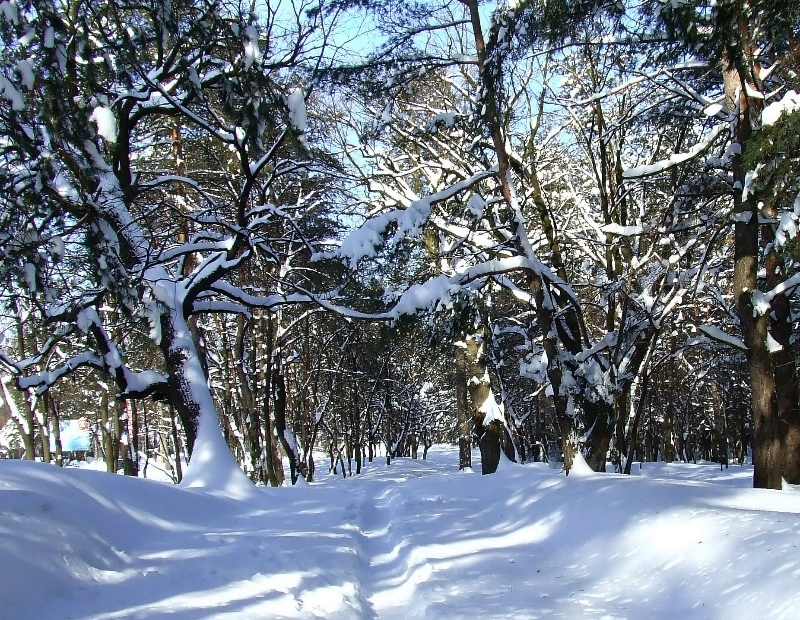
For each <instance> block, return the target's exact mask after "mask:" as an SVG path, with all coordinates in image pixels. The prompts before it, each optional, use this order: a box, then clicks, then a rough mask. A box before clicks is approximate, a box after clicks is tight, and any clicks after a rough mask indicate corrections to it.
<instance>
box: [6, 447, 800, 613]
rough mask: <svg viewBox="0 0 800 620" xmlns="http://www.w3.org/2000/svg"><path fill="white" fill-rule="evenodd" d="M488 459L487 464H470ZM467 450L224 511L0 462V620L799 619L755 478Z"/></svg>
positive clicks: (87, 474) (795, 563) (150, 490)
mask: <svg viewBox="0 0 800 620" xmlns="http://www.w3.org/2000/svg"><path fill="white" fill-rule="evenodd" d="M476 456H477V454H476ZM457 462H458V454H457V450H455V449H452V448H449V447H434V448H433V449H432V450H431V453H430V456H429V460H427V461H421V460H419V461H413V460H407V459H398V460H396V461H395V462H393V463H392V465H391V466H388V467H387V466H385V465H384V464H383V463H377V462H376V463H373V464H369V465H367V466H366V468H365V473H364V474H363V475H361V476H356V477H353V478H348V479H346V480H344V479H342V478H341V477H340V476H338V477H337V476H322V477H321V481H320V482H318V483H314V484H311V485H303V486H298V487H294V488H280V489H259V490H258V492H257V493H255V494H253V495H252V496H247V497H244V498H241V499H238V500H236V499H231V498H226V497H220V496H218V495H213V494H210V493H208V492H206V491H204V490H202V489H187V488H182V487H175V486H172V485H167V484H164V483H158V482H153V481H147V480H136V479H130V478H125V477H123V476H112V475H108V474H104V473H98V472H93V471H86V470H78V469H66V470H61V469H57V468H55V467H50V466H46V465H42V464H36V463H24V462H19V461H0V566H2V576H1V577H0V617H2V618H9V619H11V618H14V619H19V620H26V619H31V620H33V619H34V618H35V619H36V620H41V619H42V618H71V619H76V620H77V619H81V620H111V619H112V618H114V619H117V618H120V619H144V618H170V619H173V620H195V619H222V618H225V619H233V618H236V619H245V618H247V619H252V618H326V619H327V618H331V619H342V620H344V619H348V620H349V619H366V620H369V619H373V618H397V619H404V620H405V619H412V618H420V619H422V618H437V619H438V618H530V619H533V618H675V617H680V618H723V617H724V618H726V619H728V618H753V617H757V618H765V617H769V618H796V617H798V613H800V549H798V546H800V493H798V490H797V489H796V488H789V489H787V490H786V491H782V492H778V491H760V490H753V489H750V488H749V485H750V476H751V474H752V470H751V469H750V468H748V467H743V468H742V467H738V466H732V467H731V468H730V469H728V470H725V471H720V470H719V467H718V466H715V465H711V464H702V465H679V464H675V465H663V464H650V465H647V464H645V467H644V469H639V468H638V466H636V467H634V474H635V475H633V476H630V477H625V476H618V475H614V474H606V475H595V474H588V475H584V476H581V477H573V476H570V477H568V478H567V477H564V476H563V474H561V473H559V472H557V471H554V470H551V469H549V468H548V467H547V466H546V465H541V464H534V465H526V466H519V465H513V464H510V463H503V464H502V466H501V468H500V471H499V472H498V474H496V475H494V476H480V475H479V474H466V473H460V472H458V471H457V470H456V467H457Z"/></svg>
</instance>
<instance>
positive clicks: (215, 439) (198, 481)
mask: <svg viewBox="0 0 800 620" xmlns="http://www.w3.org/2000/svg"><path fill="white" fill-rule="evenodd" d="M210 412H213V410H208V409H205V410H204V413H203V414H202V415H201V416H200V424H199V428H198V429H197V439H196V441H195V444H194V446H195V448H194V453H193V454H192V458H191V460H190V461H189V467H188V468H187V469H186V473H185V474H184V476H183V480H182V481H181V486H182V487H185V488H187V489H203V490H205V491H206V492H207V493H209V494H211V495H217V496H220V497H228V498H233V499H246V498H249V497H253V496H254V495H255V494H256V487H255V486H254V485H253V484H252V483H251V482H250V480H249V479H248V478H247V477H246V476H245V475H244V473H243V472H242V470H241V469H239V465H238V463H237V462H236V461H235V460H234V458H233V456H232V455H231V452H230V450H229V449H228V444H226V443H225V439H224V438H223V437H222V433H221V432H220V429H219V424H218V423H217V421H216V420H215V419H213V418H210V415H209V413H210Z"/></svg>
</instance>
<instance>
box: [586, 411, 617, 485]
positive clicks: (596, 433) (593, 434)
mask: <svg viewBox="0 0 800 620" xmlns="http://www.w3.org/2000/svg"><path fill="white" fill-rule="evenodd" d="M583 412H584V415H585V416H586V426H587V427H589V428H590V429H591V431H590V433H589V438H588V441H587V446H586V447H587V452H586V463H587V464H588V465H589V467H591V468H592V469H593V470H594V471H597V472H604V471H605V470H606V454H607V453H608V447H609V445H610V444H611V435H612V434H613V433H614V424H613V418H614V407H613V406H612V405H611V404H609V403H606V402H604V401H601V402H597V403H595V402H590V401H584V403H583Z"/></svg>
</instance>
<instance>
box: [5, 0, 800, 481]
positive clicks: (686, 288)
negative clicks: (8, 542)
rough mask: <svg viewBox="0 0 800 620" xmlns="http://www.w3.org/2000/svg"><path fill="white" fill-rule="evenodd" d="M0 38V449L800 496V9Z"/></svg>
mask: <svg viewBox="0 0 800 620" xmlns="http://www.w3.org/2000/svg"><path fill="white" fill-rule="evenodd" d="M0 36H2V42H1V43H0V333H1V335H0V380H1V383H2V391H0V400H1V401H2V404H0V426H2V431H0V454H1V455H2V456H5V457H13V458H23V459H40V460H43V461H45V462H55V463H57V464H62V463H67V462H68V461H69V460H70V459H72V458H76V454H75V453H74V452H71V451H69V450H66V449H65V447H64V444H63V443H62V441H61V436H60V434H61V429H63V428H64V423H66V422H68V421H77V422H79V423H80V424H81V425H83V428H85V429H87V432H89V433H91V435H92V444H93V446H94V448H93V452H94V453H95V456H97V457H98V458H102V459H104V460H105V462H106V465H107V467H108V470H109V471H112V472H115V471H117V470H124V473H125V474H128V475H132V476H136V475H144V474H145V473H146V472H143V471H140V470H143V469H146V468H147V467H160V468H163V469H164V470H165V471H166V472H167V473H168V475H169V476H170V477H171V479H173V480H175V481H176V482H179V481H181V479H182V478H183V477H184V475H194V476H197V475H198V474H197V471H202V469H201V468H202V467H203V463H204V462H207V461H204V458H203V454H204V452H203V451H204V450H209V449H210V448H208V446H211V445H216V444H215V442H216V443H218V442H220V441H222V440H223V439H224V441H225V444H226V445H227V448H228V450H229V451H230V453H231V455H232V456H233V460H234V461H235V463H236V464H237V465H238V467H239V468H240V469H242V470H243V471H244V472H245V473H246V474H247V476H249V477H250V479H251V480H252V481H253V482H255V483H257V484H260V485H271V486H279V485H282V484H289V483H291V484H295V483H296V482H298V480H299V479H300V478H303V479H305V480H307V481H311V480H313V479H314V477H315V475H318V474H319V472H329V471H335V472H336V473H337V474H338V475H344V476H351V475H357V474H359V473H360V472H361V470H362V466H363V464H364V463H365V462H371V461H373V460H378V459H380V460H385V461H386V462H387V463H388V462H389V461H391V460H392V459H394V458H396V457H412V458H418V459H420V460H421V459H425V458H426V457H427V455H428V450H429V449H430V448H431V446H433V445H434V444H440V443H449V444H452V445H458V446H459V448H460V452H459V454H460V459H459V467H460V468H461V469H466V468H470V467H471V466H472V462H471V448H472V446H473V445H474V446H477V447H478V448H479V449H480V455H481V469H482V472H483V473H484V474H489V473H493V472H494V471H495V470H496V469H497V468H498V465H499V464H500V463H501V460H503V459H510V460H512V461H516V462H521V463H525V462H532V461H546V462H549V463H550V464H551V466H553V465H555V464H560V465H559V466H560V467H561V468H562V469H563V470H564V471H565V472H566V473H567V474H569V471H570V470H571V469H572V467H573V465H574V464H575V462H576V459H577V460H578V461H581V460H585V461H586V463H587V464H588V466H589V467H590V468H591V469H592V470H594V471H597V472H601V471H617V472H624V473H630V471H631V466H632V464H633V463H637V462H642V461H645V462H646V461H662V462H668V463H669V462H673V461H686V462H697V461H700V460H702V461H712V462H715V463H719V464H720V467H723V466H728V465H729V464H733V463H743V462H752V464H753V465H754V469H753V486H755V487H758V488H771V489H780V488H781V485H782V480H785V481H787V482H788V483H791V484H800V391H799V389H798V370H797V358H798V354H800V342H798V340H799V339H798V335H797V332H795V328H796V327H798V318H800V314H798V288H799V287H800V245H798V237H797V232H798V220H799V219H800V180H799V179H798V171H799V170H800V94H798V91H800V3H797V2H796V1H794V0H749V1H745V0H716V1H715V2H700V1H698V0H686V1H676V0H613V1H608V0H501V1H499V2H486V1H479V0H419V1H416V0H252V1H250V0H136V1H130V0H112V1H104V0H97V1H92V2H85V1H82V0H2V1H0ZM198 455H199V456H198ZM315 459H316V460H315ZM208 462H210V461H208ZM187 463H188V469H187ZM284 463H286V467H284ZM193 468H194V469H195V473H193V474H192V470H193Z"/></svg>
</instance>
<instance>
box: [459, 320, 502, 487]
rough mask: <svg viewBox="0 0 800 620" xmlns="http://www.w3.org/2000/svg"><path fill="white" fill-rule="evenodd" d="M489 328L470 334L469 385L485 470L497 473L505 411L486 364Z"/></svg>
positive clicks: (475, 426)
mask: <svg viewBox="0 0 800 620" xmlns="http://www.w3.org/2000/svg"><path fill="white" fill-rule="evenodd" d="M486 332H487V330H486V329H485V328H484V329H483V330H482V331H481V332H480V333H478V334H473V335H470V336H468V337H467V338H466V351H465V361H466V367H467V371H468V377H469V378H468V380H467V388H468V390H469V395H470V398H471V400H472V421H473V424H474V428H475V434H476V435H477V437H478V447H479V448H480V451H481V473H483V474H493V473H494V472H496V471H497V467H498V465H499V464H500V455H501V454H502V453H503V441H504V437H503V435H504V432H505V425H504V423H503V411H502V409H501V407H500V405H498V404H497V401H496V400H495V397H494V393H493V391H492V387H491V383H490V380H489V372H488V370H487V368H486V345H487V343H486Z"/></svg>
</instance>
